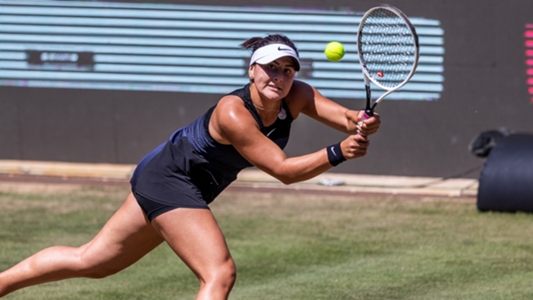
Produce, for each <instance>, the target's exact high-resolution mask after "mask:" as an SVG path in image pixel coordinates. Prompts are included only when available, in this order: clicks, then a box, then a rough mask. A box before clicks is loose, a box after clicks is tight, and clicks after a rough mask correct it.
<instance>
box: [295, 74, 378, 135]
mask: <svg viewBox="0 0 533 300" xmlns="http://www.w3.org/2000/svg"><path fill="white" fill-rule="evenodd" d="M287 98H288V99H289V101H291V102H296V103H293V104H296V105H294V106H295V107H296V108H297V110H298V112H302V113H303V114H305V115H307V116H309V117H311V118H313V119H315V120H318V121H320V122H322V123H324V124H326V125H328V126H330V127H332V128H335V129H337V130H340V131H342V132H345V133H347V134H357V133H361V134H362V135H364V136H368V135H371V134H373V133H375V132H376V131H377V130H378V128H379V125H380V123H381V121H380V118H379V114H377V113H376V114H375V116H374V117H372V118H370V119H368V120H365V121H363V114H364V111H362V110H361V111H356V110H351V109H348V108H346V107H344V106H342V105H340V104H338V103H337V102H335V101H332V100H330V99H328V98H326V97H324V96H323V95H322V94H321V93H320V92H319V91H318V90H317V89H316V88H314V87H312V86H310V85H308V84H307V83H304V82H302V81H298V80H295V81H294V83H293V87H292V89H291V92H290V93H289V95H288V97H287ZM291 106H292V105H291ZM291 113H293V112H292V111H291ZM293 115H297V113H296V114H294V113H293Z"/></svg>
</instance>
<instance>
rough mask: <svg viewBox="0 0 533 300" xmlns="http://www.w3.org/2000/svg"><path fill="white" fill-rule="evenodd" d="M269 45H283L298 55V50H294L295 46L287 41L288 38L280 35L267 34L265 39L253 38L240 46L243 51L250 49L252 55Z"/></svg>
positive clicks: (289, 40)
mask: <svg viewBox="0 0 533 300" xmlns="http://www.w3.org/2000/svg"><path fill="white" fill-rule="evenodd" d="M270 44H284V45H287V46H289V47H291V48H292V49H294V51H296V54H298V55H300V54H299V53H298V49H296V46H295V45H294V43H293V42H292V41H291V39H289V38H288V37H286V36H284V35H282V34H269V35H267V36H266V37H264V38H262V37H253V38H249V39H248V40H246V41H245V42H244V43H242V44H241V47H243V48H244V49H252V53H253V52H255V50H257V49H259V48H261V47H264V46H266V45H270Z"/></svg>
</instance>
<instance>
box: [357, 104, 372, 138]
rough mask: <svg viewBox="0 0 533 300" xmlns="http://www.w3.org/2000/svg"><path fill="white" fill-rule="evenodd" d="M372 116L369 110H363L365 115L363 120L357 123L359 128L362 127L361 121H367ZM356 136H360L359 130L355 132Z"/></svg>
mask: <svg viewBox="0 0 533 300" xmlns="http://www.w3.org/2000/svg"><path fill="white" fill-rule="evenodd" d="M373 116H374V112H373V111H372V110H371V109H365V113H364V114H363V120H362V121H361V122H359V123H358V125H359V126H363V121H365V120H368V119H370V118H372V117H373ZM357 134H361V132H359V130H358V131H357Z"/></svg>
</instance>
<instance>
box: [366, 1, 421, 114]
mask: <svg viewBox="0 0 533 300" xmlns="http://www.w3.org/2000/svg"><path fill="white" fill-rule="evenodd" d="M419 48H420V47H419V45H418V35H417V34H416V30H415V28H414V26H413V25H412V24H411V22H410V21H409V19H408V18H407V16H406V15H405V14H404V13H403V12H401V11H400V10H399V9H398V8H396V7H394V6H391V5H388V4H383V5H380V6H377V7H374V8H371V9H370V10H368V11H367V12H366V13H365V14H364V16H363V18H362V19H361V23H359V29H358V31H357V52H358V54H359V62H360V63H361V69H362V70H363V76H364V82H365V90H366V108H365V115H364V119H365V120H366V119H369V118H371V117H372V116H373V115H374V109H375V108H376V105H378V103H380V102H381V101H382V100H383V99H384V98H385V97H386V96H387V95H389V94H390V93H392V92H394V91H396V90H398V89H399V88H401V87H402V86H404V85H405V84H406V83H407V82H408V81H409V79H411V77H413V74H414V73H415V70H416V67H417V65H418V58H419V56H420V49H419ZM371 82H372V83H374V84H375V85H376V86H378V87H380V88H382V89H384V90H385V93H383V94H382V95H381V96H380V97H379V98H378V99H377V100H376V101H374V103H372V94H371V90H370V83H371Z"/></svg>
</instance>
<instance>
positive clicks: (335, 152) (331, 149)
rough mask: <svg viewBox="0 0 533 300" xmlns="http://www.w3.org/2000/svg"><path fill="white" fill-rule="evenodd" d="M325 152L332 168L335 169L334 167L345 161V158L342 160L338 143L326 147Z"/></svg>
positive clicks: (342, 156)
mask: <svg viewBox="0 0 533 300" xmlns="http://www.w3.org/2000/svg"><path fill="white" fill-rule="evenodd" d="M326 150H327V151H328V160H329V163H330V164H331V165H332V166H334V167H335V166H336V165H338V164H340V163H341V162H343V161H345V160H346V158H344V155H342V150H341V143H340V142H338V143H337V144H333V145H331V146H328V147H327V148H326Z"/></svg>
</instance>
